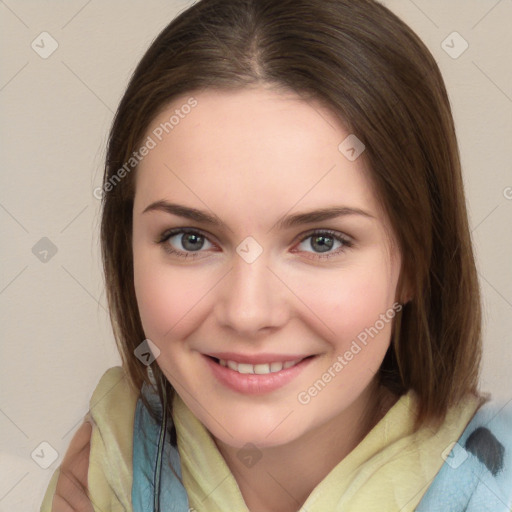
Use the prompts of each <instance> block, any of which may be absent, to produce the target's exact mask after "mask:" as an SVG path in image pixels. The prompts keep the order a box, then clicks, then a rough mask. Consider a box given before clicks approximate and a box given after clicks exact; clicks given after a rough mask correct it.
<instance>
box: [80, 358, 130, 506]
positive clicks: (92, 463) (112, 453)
mask: <svg viewBox="0 0 512 512" xmlns="http://www.w3.org/2000/svg"><path fill="white" fill-rule="evenodd" d="M137 399H138V393H136V392H135V391H134V390H133V388H132V387H131V386H130V383H129V380H128V375H127V374H126V372H125V370H124V369H123V368H122V367H121V366H115V367H112V368H109V369H108V370H107V371H106V372H105V373H104V374H103V375H102V377H101V378H100V380H99V382H98V385H97V386H96V388H95V390H94V392H93V394H92V397H91V400H90V405H89V414H90V416H91V418H92V420H93V430H92V436H91V451H90V459H89V491H90V493H91V497H93V498H94V497H96V499H95V500H94V502H95V503H103V504H104V505H105V507H106V510H110V509H111V508H109V507H112V503H113V501H112V500H114V501H115V502H117V501H118V500H119V502H120V503H119V506H123V507H125V508H124V510H131V505H130V500H131V486H132V478H133V470H132V447H133V426H134V419H135V409H136V405H137ZM114 497H115V498H114Z"/></svg>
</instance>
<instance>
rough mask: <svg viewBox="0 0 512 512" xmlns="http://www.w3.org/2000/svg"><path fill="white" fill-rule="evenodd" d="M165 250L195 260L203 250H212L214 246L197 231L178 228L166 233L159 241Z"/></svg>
mask: <svg viewBox="0 0 512 512" xmlns="http://www.w3.org/2000/svg"><path fill="white" fill-rule="evenodd" d="M157 243H159V244H162V246H163V248H164V250H165V251H166V252H168V253H169V254H174V255H176V256H179V257H182V258H195V257H197V256H199V254H198V253H200V252H205V251H203V250H202V249H211V248H212V247H213V244H212V243H211V242H210V241H209V240H208V238H207V237H206V236H205V235H204V234H203V233H201V232H200V231H198V230H196V229H185V228H176V229H171V230H168V231H165V232H164V233H163V234H162V235H161V237H160V238H159V239H158V240H157Z"/></svg>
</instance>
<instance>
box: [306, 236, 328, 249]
mask: <svg viewBox="0 0 512 512" xmlns="http://www.w3.org/2000/svg"><path fill="white" fill-rule="evenodd" d="M314 244H317V247H315V245H314ZM332 246H333V239H332V238H331V237H328V236H316V237H313V238H312V239H311V247H312V248H313V249H315V250H318V252H327V251H328V250H329V249H332Z"/></svg>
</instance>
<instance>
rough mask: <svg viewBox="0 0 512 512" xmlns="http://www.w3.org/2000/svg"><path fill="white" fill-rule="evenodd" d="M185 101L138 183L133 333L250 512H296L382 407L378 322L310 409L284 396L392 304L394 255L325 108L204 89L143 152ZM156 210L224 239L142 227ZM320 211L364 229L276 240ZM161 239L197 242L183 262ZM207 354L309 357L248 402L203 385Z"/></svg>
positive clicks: (208, 380) (386, 339)
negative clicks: (250, 462)
mask: <svg viewBox="0 0 512 512" xmlns="http://www.w3.org/2000/svg"><path fill="white" fill-rule="evenodd" d="M192 95H193V96H194V98H195V99H196V100H197V102H198V104H197V106H196V107H195V108H193V109H192V110H191V112H190V113H189V114H188V115H187V116H184V118H183V119H180V121H179V124H177V125H176V126H175V127H174V129H173V130H172V131H171V132H169V134H165V135H164V137H163V138H162V140H161V141H158V144H157V145H156V147H155V148H153V149H151V151H150V152H149V154H147V156H145V157H144V159H143V160H142V162H141V163H140V164H139V167H138V169H137V174H136V193H135V199H134V208H133V255H134V280H135V291H136V296H137V301H138V305H139V310H140V315H141V320H142V324H143V327H144V332H145V334H146V336H147V338H149V339H150V340H151V341H152V342H153V343H154V344H155V345H156V346H157V347H158V349H159V350H160V355H159V357H158V358H157V360H156V361H157V364H158V365H159V367H160V368H161V369H162V371H163V373H164V374H165V375H166V377H167V378H168V379H169V381H170V383H171V384H172V385H173V387H174V388H175V389H176V390H177V392H178V393H179V394H180V396H181V397H182V399H183V400H184V402H185V403H186V404H187V406H188V407H189V408H190V409H191V411H192V412H193V413H194V414H195V415H196V417H197V418H198V419H199V420H200V421H201V422H202V423H203V424H204V425H205V427H206V428H207V429H208V430H209V432H210V433H211V434H212V436H213V438H214V441H215V443H216V445H217V447H218V448H219V450H220V452H221V454H222V455H223V457H224V458H225V460H226V463H227V464H228V466H229V468H230V469H231V471H232V472H233V474H234V476H235V478H236V480H237V483H238V485H239V487H240V490H241V492H242V496H243V497H244V500H245V501H246V504H247V506H248V508H249V509H250V510H251V512H260V511H266V512H268V511H280V512H286V511H290V512H291V511H296V510H297V509H298V508H299V507H300V506H301V505H302V504H303V503H304V501H305V500H306V499H307V497H308V496H309V494H310V493H311V492H312V490H313V489H314V487H315V486H316V485H317V484H318V483H319V482H320V481H321V480H322V479H323V478H324V477H325V476H326V475H327V474H328V473H329V472H330V471H331V470H332V468H334V467H335V466H336V465H337V464H338V463H339V462H340V461H341V460H342V459H343V458H344V457H345V456H346V455H347V454H348V453H349V452H350V451H351V450H352V449H353V448H354V447H355V446H356V445H357V444H358V443H359V442H360V441H361V440H362V438H363V437H364V436H365V435H366V434H367V432H368V431H369V430H370V429H371V428H372V427H373V426H374V425H375V423H376V422H377V421H378V420H379V419H380V418H381V417H382V416H383V414H385V412H386V411H387V410H388V409H389V407H390V406H391V405H392V404H393V403H394V402H395V400H396V397H393V396H392V395H390V394H389V393H388V392H386V391H385V390H379V389H378V388H377V385H376V379H375V374H376V372H377V371H378V368H379V367H380V364H381V362H382V359H383V357H384V355H385V352H386V350H387V348H388V346H389V343H390V335H391V328H392V323H391V322H389V323H386V324H385V327H384V328H383V329H382V330H381V331H379V333H378V335H376V336H375V337H374V338H373V339H371V341H370V342H369V343H368V344H367V346H365V347H364V348H363V349H362V350H361V351H360V352H359V353H358V354H357V355H356V356H354V358H353V359H352V360H351V361H350V362H349V363H348V364H347V365H346V366H345V367H344V368H343V370H342V371H341V372H339V373H337V374H336V377H335V378H334V379H332V380H331V382H329V383H328V385H326V386H325V388H324V389H323V390H322V391H321V392H319V393H318V394H317V396H315V397H313V398H312V399H311V400H310V401H309V403H307V404H301V403H299V401H298V399H297V396H298V394H299V393H300V392H301V391H305V390H308V388H310V387H311V386H312V384H313V383H314V382H315V381H317V380H318V379H319V378H321V376H322V374H323V373H324V372H325V371H326V370H327V369H328V368H329V367H331V366H332V365H333V364H334V362H335V361H336V360H337V357H338V355H343V354H344V353H345V352H346V351H347V350H348V349H349V348H350V345H351V343H352V341H353V340H354V339H356V337H357V336H358V334H359V333H361V332H362V331H364V329H365V328H368V327H370V326H373V325H374V324H375V322H376V321H377V320H378V319H379V315H381V314H383V313H385V312H386V311H387V310H389V309H390V308H392V306H393V304H394V303H395V302H396V301H397V300H398V297H397V296H396V293H397V289H396V288H397V282H398V278H399V271H400V254H399V251H398V250H397V249H396V244H395V243H394V239H393V236H392V235H391V229H390V226H389V223H388V220H387V218H386V216H385V214H384V212H383V210H382V208H381V205H380V204H379V202H378V200H377V199H376V195H375V194H374V191H373V188H372V184H371V181H370V178H369V174H368V170H367V169H366V168H365V164H364V161H363V158H358V159H356V160H355V161H353V162H352V161H349V160H348V159H347V158H345V156H344V155H343V154H342V153H340V151H339V150H338V145H339V144H340V143H341V141H343V140H344V139H345V138H346V137H347V135H349V132H347V131H346V130H345V128H344V127H343V125H342V124H341V123H340V122H339V120H337V119H336V118H335V117H334V115H333V114H332V113H331V112H330V111H329V110H327V109H325V108H323V107H322V106H321V105H320V104H317V103H315V102H311V101H309V102H305V101H303V100H302V99H301V98H300V97H298V96H296V95H295V94H293V93H291V92H290V93H283V92H277V91H276V90H273V89H271V88H269V87H263V86H258V87H257V88H249V89H247V88H246V89H243V90H239V91H237V92H233V91H231V92H223V91H215V90H207V91H202V92H198V93H197V94H187V95H184V96H182V97H181V98H178V99H175V101H173V102H172V104H171V105H169V106H168V108H165V109H164V110H163V111H162V112H161V113H160V114H159V115H158V116H157V117H156V118H155V119H154V121H153V122H152V123H151V125H150V126H149V128H148V130H147V133H146V136H145V138H146V137H147V136H151V134H152V133H153V130H154V129H155V128H156V127H158V126H159V125H160V123H162V122H165V121H167V120H168V119H169V118H170V116H171V115H172V114H173V112H174V111H175V109H176V108H178V109H179V108H180V107H181V106H182V105H184V104H185V103H186V101H187V100H188V98H189V97H190V96H192ZM153 138H154V137H153ZM158 200H167V201H169V202H172V203H177V204H180V205H184V206H187V207H190V208H196V209H200V210H205V211H206V212H208V213H209V214H211V215H215V216H216V217H218V218H219V219H220V220H221V221H222V222H223V223H224V226H223V227H217V226H210V225H208V224H205V223H203V222H198V221H192V220H189V219H185V218H182V217H180V216H177V215H173V214H172V215H171V214H169V213H167V212H164V211H157V210H153V211H147V212H145V213H144V210H145V208H146V207H147V206H148V205H150V204H151V203H153V202H155V201H158ZM334 206H345V207H350V208H358V209H360V210H363V211H365V212H367V213H368V215H369V216H363V215H356V214H353V215H344V216H340V217H337V218H335V219H330V220H324V221H321V222H313V223H308V224H304V225H299V226H295V227H291V228H286V229H282V228H279V227H277V226H276V223H277V222H278V221H279V220H280V219H281V218H282V217H283V216H286V215H290V214H295V213H299V212H306V211H310V210H316V209H321V208H328V207H334ZM171 228H195V229H198V230H200V231H201V234H203V235H204V236H205V237H206V238H205V241H204V245H203V246H202V247H200V250H199V251H192V250H190V249H189V250H188V252H189V253H192V252H193V253H194V254H196V255H197V257H196V258H193V257H192V256H190V254H189V255H188V256H187V257H183V256H178V255H173V254H169V253H167V252H166V251H165V249H164V247H165V245H167V246H168V247H172V248H174V249H175V250H177V251H181V252H182V253H186V252H187V247H190V246H184V245H183V241H184V240H183V238H185V239H186V237H183V236H182V234H178V235H175V236H173V237H172V238H171V239H169V240H167V241H166V242H164V243H160V244H159V243H156V241H157V240H158V239H159V238H160V237H161V235H162V234H163V233H164V232H165V231H166V230H169V229H171ZM313 229H319V230H320V229H321V230H326V229H328V230H333V231H335V232H336V233H337V234H339V235H340V236H342V237H345V238H346V239H348V240H349V241H350V242H351V243H352V245H351V246H346V245H345V244H344V243H343V242H338V241H334V242H333V244H334V245H333V247H332V249H330V250H329V251H328V254H329V257H321V256H325V253H323V252H318V251H319V249H318V245H315V246H312V245H311V241H312V240H313V238H311V230H313ZM248 236H251V237H253V238H254V239H255V240H256V241H257V243H258V244H259V245H260V246H261V248H262V249H263V252H262V253H261V255H259V257H258V258H257V259H256V260H255V261H254V262H252V263H247V262H246V261H245V260H244V259H243V258H242V257H240V255H239V254H238V253H237V251H236V248H237V246H238V245H239V244H240V243H241V242H242V241H243V240H244V239H245V238H246V237H248ZM325 236H329V235H325ZM185 241H186V240H185ZM331 241H332V240H331ZM340 247H341V250H340ZM214 351H232V352H237V353H245V354H255V353H263V352H273V353H284V354H301V355H304V356H308V355H313V354H315V355H316V357H315V358H314V359H313V360H312V361H311V363H310V364H309V365H308V366H307V367H306V368H305V369H304V370H303V371H302V372H301V373H300V374H299V375H298V376H297V377H296V378H295V379H294V380H293V381H291V382H290V383H288V384H286V385H285V386H283V387H282V388H280V389H278V390H276V391H272V392H269V393H266V394H263V395H257V396H255V395H247V394H243V393H239V392H236V391H233V390H231V389H229V388H227V387H225V386H224V385H223V384H221V383H220V382H219V381H218V380H217V379H216V377H215V376H214V375H213V374H212V372H211V370H210V368H209V366H208V365H207V364H206V362H205V359H204V356H203V355H202V354H204V353H209V352H214ZM248 442H250V443H252V444H254V445H255V446H256V447H257V449H258V450H259V451H260V453H261V455H262V458H261V459H260V460H259V461H258V463H257V464H256V465H254V466H252V467H246V466H244V464H242V463H241V461H240V460H239V458H238V457H237V452H238V450H239V449H240V448H241V447H243V446H244V445H245V444H246V443H248ZM270 475H272V476H270Z"/></svg>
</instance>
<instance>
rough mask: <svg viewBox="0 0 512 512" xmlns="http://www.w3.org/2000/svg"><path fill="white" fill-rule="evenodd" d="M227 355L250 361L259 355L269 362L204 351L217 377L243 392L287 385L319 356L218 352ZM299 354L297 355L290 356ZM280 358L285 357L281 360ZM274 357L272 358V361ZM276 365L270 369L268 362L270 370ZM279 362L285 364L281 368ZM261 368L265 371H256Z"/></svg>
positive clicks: (225, 383) (251, 393)
mask: <svg viewBox="0 0 512 512" xmlns="http://www.w3.org/2000/svg"><path fill="white" fill-rule="evenodd" d="M217 355H223V356H224V357H227V356H229V358H230V357H236V358H237V359H244V360H245V361H247V360H248V359H250V360H251V361H253V362H254V360H255V359H259V360H260V361H262V360H263V361H266V362H258V363H257V364H251V363H246V362H238V361H236V360H234V359H229V358H228V359H221V358H220V357H216V356H213V355H212V356H210V355H204V354H203V357H204V359H205V361H206V363H207V365H208V366H209V368H210V370H211V371H212V373H213V375H214V376H215V377H216V379H217V381H218V382H219V383H220V384H222V385H223V386H226V387H228V388H230V389H231V390H233V391H237V392H239V393H243V394H249V395H261V394H264V393H270V392H272V391H275V390H277V389H279V388H280V387H283V386H285V385H286V384H288V383H289V382H291V381H292V380H293V379H295V378H296V377H297V376H298V375H299V374H300V373H301V372H302V370H303V369H304V368H306V366H308V365H309V364H310V362H311V361H312V360H313V359H315V356H301V355H299V356H298V357H297V356H296V355H292V356H290V355H282V354H281V355H280V354H262V355H260V356H258V357H256V356H242V357H241V355H240V354H226V353H222V354H220V353H219V354H217ZM290 357H292V358H293V357H295V359H290ZM276 359H281V361H278V360H276ZM221 360H223V361H225V362H226V365H225V366H224V365H223V364H221ZM269 361H270V362H269ZM283 361H284V362H283ZM228 362H229V364H230V365H231V366H235V365H236V369H232V368H231V367H230V366H228ZM286 362H288V363H289V366H288V367H287V368H284V364H285V363H286ZM292 362H293V364H291V363H292ZM272 365H274V369H275V370H276V371H268V372H267V371H266V368H264V367H265V366H268V368H269V370H270V369H271V367H272ZM277 365H280V366H281V369H278V367H277ZM256 369H258V370H259V371H260V372H261V373H258V372H257V371H254V370H256Z"/></svg>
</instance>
